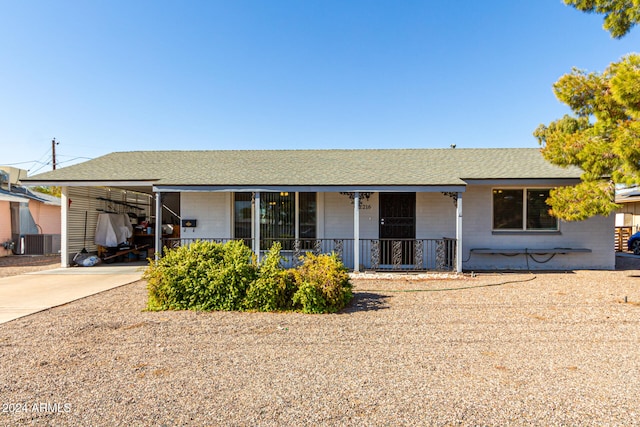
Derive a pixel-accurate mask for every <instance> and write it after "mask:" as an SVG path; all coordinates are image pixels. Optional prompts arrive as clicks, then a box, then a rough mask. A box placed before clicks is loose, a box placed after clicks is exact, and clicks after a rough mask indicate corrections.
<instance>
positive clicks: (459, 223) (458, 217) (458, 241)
mask: <svg viewBox="0 0 640 427" xmlns="http://www.w3.org/2000/svg"><path fill="white" fill-rule="evenodd" d="M456 272H458V273H462V193H458V199H457V200H456Z"/></svg>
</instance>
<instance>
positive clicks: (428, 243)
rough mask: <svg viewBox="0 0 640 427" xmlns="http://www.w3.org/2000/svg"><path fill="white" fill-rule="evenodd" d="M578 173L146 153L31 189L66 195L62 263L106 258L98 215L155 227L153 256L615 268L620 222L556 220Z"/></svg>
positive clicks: (343, 155)
mask: <svg viewBox="0 0 640 427" xmlns="http://www.w3.org/2000/svg"><path fill="white" fill-rule="evenodd" d="M580 174H581V171H580V170H579V169H576V168H560V167H557V166H554V165H551V164H550V163H548V162H546V161H545V160H544V159H543V158H542V156H541V154H540V151H539V149H393V150H282V151H278V150H274V151H146V152H145V151H140V152H122V153H112V154H109V155H106V156H103V157H100V158H97V159H94V160H90V161H87V162H84V163H81V164H78V165H74V166H70V167H66V168H63V169H58V170H56V171H52V172H47V173H43V174H39V175H36V176H34V177H30V178H29V179H28V180H26V181H28V182H29V183H30V184H39V185H59V186H62V188H63V190H62V199H63V203H62V224H63V226H62V248H63V249H62V262H63V265H69V263H70V262H71V259H72V257H73V254H75V253H76V252H78V251H80V250H81V249H82V248H83V247H87V249H89V250H96V246H95V245H93V244H92V242H93V237H94V232H95V224H96V218H97V215H98V213H101V212H120V213H127V214H128V215H129V216H131V217H135V220H137V221H138V222H139V223H142V222H143V221H145V220H146V221H149V222H150V223H151V224H155V225H152V226H153V228H152V229H151V230H150V231H151V234H147V241H149V240H150V241H151V243H152V244H153V245H154V246H155V247H156V248H157V247H161V245H167V246H175V245H179V244H186V243H188V242H190V241H193V240H195V239H215V240H218V241H226V240H230V239H242V240H244V241H245V242H247V244H248V245H250V246H251V247H252V248H253V250H254V251H255V252H256V253H257V254H258V256H260V255H261V254H262V253H263V251H264V250H266V249H267V248H268V247H270V246H271V244H272V243H273V242H275V241H280V242H281V243H282V245H283V248H284V251H283V254H284V255H285V256H286V257H287V258H288V260H289V262H290V263H291V262H296V259H297V256H298V255H300V254H302V253H304V252H305V251H315V252H332V251H333V252H336V253H337V254H338V255H339V256H340V257H341V258H342V259H343V261H344V263H345V264H346V265H347V267H349V268H351V269H353V270H355V271H363V270H385V269H389V270H444V271H463V270H466V271H471V270H504V269H515V270H529V269H530V270H538V269H544V270H571V269H613V268H615V253H614V250H613V229H614V216H613V215H611V216H609V217H594V218H591V219H588V220H586V221H581V222H563V221H558V220H556V219H555V218H552V217H550V216H549V214H548V206H547V205H546V199H547V197H548V194H549V189H551V188H554V187H557V186H564V185H572V184H575V183H578V182H579V177H580ZM165 207H166V208H167V209H164V208H165ZM163 223H173V224H177V225H179V226H180V227H179V231H180V237H179V238H178V237H175V236H176V234H177V233H175V232H174V234H173V236H174V238H173V239H171V238H167V237H168V233H169V231H170V230H169V229H167V228H166V227H165V229H164V230H163V227H162V225H163ZM85 229H86V230H87V232H88V236H87V237H86V238H85V237H84V235H83V230H85ZM144 231H145V230H142V229H141V228H140V226H138V231H137V233H136V234H138V235H141V233H142V232H144ZM176 231H177V230H176ZM147 233H148V231H147ZM163 235H164V237H165V238H164V239H163V237H162V236H163ZM142 236H144V235H142ZM140 243H142V241H140Z"/></svg>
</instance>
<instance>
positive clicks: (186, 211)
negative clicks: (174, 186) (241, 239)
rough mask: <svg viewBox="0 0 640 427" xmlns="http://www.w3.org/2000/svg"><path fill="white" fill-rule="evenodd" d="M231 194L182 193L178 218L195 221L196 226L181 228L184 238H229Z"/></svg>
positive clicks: (181, 235) (181, 234)
mask: <svg viewBox="0 0 640 427" xmlns="http://www.w3.org/2000/svg"><path fill="white" fill-rule="evenodd" d="M231 205H232V203H231V193H182V194H181V195H180V216H181V217H182V218H184V219H195V220H197V221H198V226H197V227H195V228H182V229H181V230H180V237H184V238H221V239H228V238H231V227H232V217H231Z"/></svg>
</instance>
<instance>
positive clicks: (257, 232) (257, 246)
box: [253, 191, 260, 262]
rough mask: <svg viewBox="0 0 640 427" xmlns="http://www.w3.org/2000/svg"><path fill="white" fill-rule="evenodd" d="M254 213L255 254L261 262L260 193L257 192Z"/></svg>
mask: <svg viewBox="0 0 640 427" xmlns="http://www.w3.org/2000/svg"><path fill="white" fill-rule="evenodd" d="M253 200H254V205H255V206H254V210H253V211H254V213H255V216H254V218H253V226H254V229H253V230H254V231H253V253H254V254H256V259H257V260H258V262H260V192H259V191H256V192H255V195H254V198H253Z"/></svg>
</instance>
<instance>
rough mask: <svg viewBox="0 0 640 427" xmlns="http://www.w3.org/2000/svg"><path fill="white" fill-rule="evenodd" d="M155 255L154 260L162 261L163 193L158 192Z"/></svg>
mask: <svg viewBox="0 0 640 427" xmlns="http://www.w3.org/2000/svg"><path fill="white" fill-rule="evenodd" d="M155 246H156V249H155V253H154V259H155V260H156V261H158V260H159V259H160V255H161V254H160V252H161V251H162V193H161V192H159V191H158V192H156V236H155Z"/></svg>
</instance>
